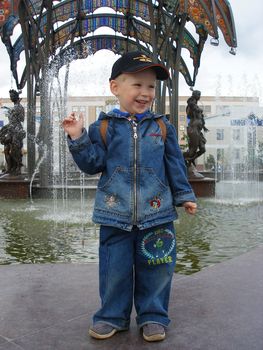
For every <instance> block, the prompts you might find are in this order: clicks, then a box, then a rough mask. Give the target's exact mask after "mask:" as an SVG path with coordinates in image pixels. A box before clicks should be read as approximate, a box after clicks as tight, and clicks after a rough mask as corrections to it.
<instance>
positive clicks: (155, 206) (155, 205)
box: [150, 196, 162, 209]
mask: <svg viewBox="0 0 263 350" xmlns="http://www.w3.org/2000/svg"><path fill="white" fill-rule="evenodd" d="M161 204H162V200H161V197H159V196H155V197H154V198H153V199H152V200H150V206H151V207H152V208H153V209H159V208H160V206H161Z"/></svg>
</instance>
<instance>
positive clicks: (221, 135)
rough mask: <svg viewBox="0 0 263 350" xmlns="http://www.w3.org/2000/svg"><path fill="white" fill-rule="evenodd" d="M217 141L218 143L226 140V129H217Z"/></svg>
mask: <svg viewBox="0 0 263 350" xmlns="http://www.w3.org/2000/svg"><path fill="white" fill-rule="evenodd" d="M216 139H217V140H218V141H222V140H224V129H217V130H216Z"/></svg>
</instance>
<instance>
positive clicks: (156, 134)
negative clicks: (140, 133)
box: [149, 132, 162, 137]
mask: <svg viewBox="0 0 263 350" xmlns="http://www.w3.org/2000/svg"><path fill="white" fill-rule="evenodd" d="M149 136H155V137H158V136H162V134H158V133H154V132H152V133H151V134H149Z"/></svg>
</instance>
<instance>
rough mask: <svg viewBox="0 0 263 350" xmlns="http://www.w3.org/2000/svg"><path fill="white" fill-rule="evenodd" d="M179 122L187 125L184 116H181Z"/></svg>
mask: <svg viewBox="0 0 263 350" xmlns="http://www.w3.org/2000/svg"><path fill="white" fill-rule="evenodd" d="M179 121H180V123H185V116H184V115H180V116H179Z"/></svg>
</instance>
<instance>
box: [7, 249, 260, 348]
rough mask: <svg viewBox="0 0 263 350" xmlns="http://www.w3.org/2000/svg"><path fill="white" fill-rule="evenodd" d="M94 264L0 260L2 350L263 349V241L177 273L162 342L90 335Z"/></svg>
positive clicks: (136, 335) (129, 334) (94, 301)
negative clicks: (250, 248) (239, 253)
mask: <svg viewBox="0 0 263 350" xmlns="http://www.w3.org/2000/svg"><path fill="white" fill-rule="evenodd" d="M97 268H98V266H97V265H96V264H94V265H93V264H86V265H77V264H54V265H12V266H0V349H1V350H3V349H4V350H19V349H20V350H132V349H140V350H147V349H163V350H196V349H199V350H263V246H261V247H259V248H257V249H255V250H253V251H251V252H249V253H247V254H244V255H242V256H240V257H237V258H234V259H232V260H229V261H227V262H224V263H220V264H217V265H215V266H213V267H210V268H207V269H204V270H203V271H201V272H199V273H196V274H194V275H191V276H182V275H175V278H174V283H173V292H172V299H171V306H170V317H171V319H172V323H171V326H170V328H169V330H168V332H167V339H166V340H165V341H164V342H160V343H155V344H150V343H147V342H145V341H144V340H142V337H141V335H140V333H139V332H138V330H137V328H136V325H135V323H134V322H132V325H131V329H130V331H129V332H123V333H119V334H117V335H116V336H115V337H113V338H112V339H109V340H106V341H96V340H93V339H91V338H89V336H88V335H87V329H88V327H89V325H90V319H91V316H92V314H93V312H94V311H95V310H96V309H97V308H98V306H99V299H98V293H97V288H98V280H97Z"/></svg>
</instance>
